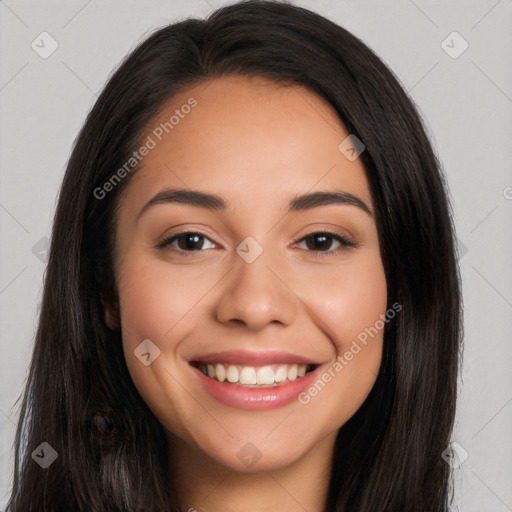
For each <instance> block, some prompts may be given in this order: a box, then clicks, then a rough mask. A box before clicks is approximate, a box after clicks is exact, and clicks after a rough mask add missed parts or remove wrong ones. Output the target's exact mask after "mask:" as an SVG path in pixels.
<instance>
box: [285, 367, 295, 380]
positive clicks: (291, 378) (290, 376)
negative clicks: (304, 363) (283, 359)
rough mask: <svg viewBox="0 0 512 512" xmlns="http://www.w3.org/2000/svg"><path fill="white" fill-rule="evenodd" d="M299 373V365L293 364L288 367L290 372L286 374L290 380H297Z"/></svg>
mask: <svg viewBox="0 0 512 512" xmlns="http://www.w3.org/2000/svg"><path fill="white" fill-rule="evenodd" d="M297 373H298V371H297V365H296V364H292V365H291V366H290V367H288V373H287V374H286V375H287V377H288V380H295V379H296V378H297Z"/></svg>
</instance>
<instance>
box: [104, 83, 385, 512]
mask: <svg viewBox="0 0 512 512" xmlns="http://www.w3.org/2000/svg"><path fill="white" fill-rule="evenodd" d="M191 97H193V98H194V99H195V100H197V105H196V106H195V107H194V108H193V109H191V110H190V112H189V113H188V114H187V115H184V116H183V117H180V120H179V123H177V124H176V125H175V126H174V127H173V129H172V131H170V133H168V134H164V137H163V138H162V140H161V141H157V142H158V144H156V147H154V148H153V149H151V151H149V153H148V154H147V156H145V157H144V159H143V160H142V162H141V164H140V169H138V170H137V172H136V175H135V176H134V177H133V180H132V181H131V183H130V184H129V186H128V187H127V189H126V190H125V193H124V194H123V197H122V198H121V202H120V207H119V212H118V224H117V233H116V235H117V240H116V258H115V261H116V281H117V285H118V291H119V310H118V311H117V310H115V309H114V308H107V310H106V316H107V321H108V322H109V324H110V325H111V326H112V327H113V328H116V327H120V328H121V331H122V337H123V347H124V353H125V357H126V362H127V365H128V369H129V371H130V375H131V376H132V379H133V381H134V383H135V385H136V387H137V389H138V390H139V392H140V394H141V396H142V397H143V398H144V400H145V401H146V402H147V403H148V405H149V407H150V408H151V410H152V411H153V412H154V414H155V416H156V417H157V418H158V420H159V421H160V422H161V424H162V425H163V426H164V428H165V430H166V432H167V434H168V440H169V453H168V456H169V462H170V465H171V469H172V470H171V474H170V485H171V486H172V487H173V488H174V489H175V492H176V493H177V494H178V496H179V502H180V507H181V509H182V510H185V511H186V510H189V508H192V509H195V510H197V511H199V512H201V511H208V512H216V511H220V510H222V511H223V512H227V511H237V512H240V511H258V512H262V511H274V510H286V511H290V512H292V511H295V510H297V511H303V510H307V511H309V512H321V511H322V510H323V509H324V504H325V499H326V495H327V488H328V482H329V474H330V471H331V456H332V450H333V446H334V442H335V439H336V435H337V432H338V430H339V428H340V427H341V426H342V425H343V424H344V423H345V422H346V421H347V420H348V419H349V418H350V417H352V416H353V415H354V413H355V412H356V411H357V410H358V409H359V407H360V406H361V404H362V403H363V402H364V400H365V398H366V397H367V395H368V393H369V392H370V390H371V388H372V386H373V384H374V382H375V379H376V376H377V374H378V371H379V366H380V362H381V356H382V339H383V328H380V329H378V334H376V335H374V336H372V337H371V339H370V338H369V342H368V343H367V344H366V345H365V346H362V349H361V350H360V351H359V352H358V353H357V354H355V355H353V357H350V360H348V361H347V360H346V359H344V361H345V362H346V364H344V365H343V368H342V370H339V371H336V372H335V376H334V377H332V378H331V379H330V380H329V382H328V383H327V384H326V385H325V387H323V388H322V389H321V390H320V391H318V392H317V393H313V394H314V396H309V400H308V401H305V400H303V401H302V402H300V401H299V400H297V399H294V400H292V401H291V402H290V403H287V404H286V405H283V406H280V407H276V408H273V409H265V410H258V411H253V410H244V409H241V408H239V407H235V406H231V405H227V404H225V403H223V402H222V401H219V400H217V399H216V398H214V397H213V396H211V395H210V394H209V393H208V392H206V391H205V389H204V388H203V387H202V386H200V385H199V383H198V381H199V380H200V379H203V377H199V378H198V376H197V370H195V369H193V368H192V367H191V365H190V361H191V358H194V357H197V356H198V355H202V354H204V355H206V354H211V353H212V352H221V351H229V350H233V349H243V350H248V351H272V350H286V351H288V352H290V353H291V354H294V355H297V356H303V357H307V358H310V359H311V360H312V361H314V362H315V363H316V365H317V366H316V370H315V371H316V372H318V374H319V376H321V375H323V374H325V373H326V372H328V370H329V369H331V372H332V371H333V370H332V368H333V365H334V364H335V362H336V361H337V358H338V357H344V354H346V353H347V351H349V350H350V347H351V344H352V342H353V341H354V340H355V339H356V338H357V336H358V335H359V334H360V333H361V332H363V331H364V330H365V329H366V328H369V327H372V326H375V325H376V322H377V321H378V320H379V318H382V316H381V315H384V314H385V312H386V280H385V274H384V269H383V265H382V260H381V255H380V250H379V243H378V237H377V229H376V225H375V221H374V218H373V216H372V215H371V213H370V214H368V213H367V212H366V211H364V209H363V208H361V207H359V206H357V205H353V204H328V205H322V206H316V207H314V208H310V209H306V210H300V211H292V212H287V208H288V203H289V201H290V200H291V199H292V198H293V197H294V196H296V195H302V194H306V193H313V192H318V191H335V190H336V191H343V192H346V193H349V194H352V195H353V196H355V197H357V198H358V199H360V201H362V202H363V203H364V204H366V205H367V207H368V208H369V209H370V211H373V205H372V201H371V196H370V192H369V188H368V183H367V180H366V176H365V173H364V168H363V165H362V163H361V161H360V159H359V158H358V159H355V160H354V161H350V160H349V159H347V158H346V156H345V155H344V154H343V153H342V152H341V151H340V150H339V149H338V146H339V144H340V143H341V142H342V141H343V140H344V139H345V138H346V137H347V136H348V132H347V130H346V128H345V127H344V125H343V124H342V123H341V121H340V120H339V118H338V116H337V115H336V112H335V111H334V110H333V109H332V107H331V106H330V105H329V104H328V103H326V102H325V101H324V100H323V99H321V98H320V97H318V96H317V95H315V94H314V93H312V92H311V91H308V90H307V89H304V88H300V87H295V86H294V87H285V86H280V85H276V84H274V83H272V82H268V81H266V80H263V79H261V78H244V77H234V76H230V77H223V78H220V79H215V80H213V81H209V82H206V83H202V84H200V85H198V86H195V87H193V88H189V89H187V90H186V91H183V92H182V93H180V94H178V95H176V96H174V97H173V98H172V99H171V100H169V102H168V103H167V104H166V105H165V107H164V108H163V109H162V110H161V111H160V112H159V114H158V115H157V116H156V117H155V119H154V120H152V121H151V122H150V123H149V124H148V127H147V131H146V134H145V136H150V135H151V134H152V133H153V130H154V129H155V127H157V126H158V125H159V123H161V122H164V121H167V120H169V117H170V116H171V115H172V113H173V112H174V111H175V109H180V107H181V106H182V105H184V104H186V103H187V101H188V100H189V98H191ZM187 110H188V109H187ZM153 138H154V137H153ZM165 188H173V189H174V188H180V189H194V190H200V191H202V192H208V193H211V194H217V195H221V196H222V197H223V198H224V199H225V201H226V202H227V203H228V204H229V207H228V209H227V210H225V211H220V210H213V209H209V208H205V207H199V206H194V205H190V204H185V203H169V202H167V203H158V204H153V205H152V206H149V207H146V208H145V209H144V211H143V212H142V213H140V212H141V210H142V209H143V207H144V205H146V203H147V202H148V201H149V200H150V199H151V198H152V197H154V196H155V195H156V194H157V193H159V192H160V191H161V190H163V189H165ZM326 231H329V232H333V233H336V234H339V235H340V236H342V237H345V238H348V239H350V240H352V241H353V242H355V244H356V246H355V247H347V246H344V245H342V243H340V242H339V241H337V240H336V239H334V238H327V239H326V240H324V241H323V243H322V244H317V245H315V237H314V236H313V237H312V236H311V235H312V234H315V233H320V234H321V233H325V232H326ZM182 232H186V233H190V232H192V233H198V232H199V233H200V234H201V235H202V237H200V238H199V239H197V240H196V243H195V245H194V246H192V247H197V248H198V249H196V250H193V249H190V245H186V242H184V241H183V240H182V241H181V242H180V240H178V239H174V241H173V242H172V243H171V244H170V245H167V246H164V247H161V248H155V246H156V245H157V244H158V243H159V242H160V241H162V240H163V239H164V238H165V237H166V236H169V235H174V234H177V233H182ZM249 236H250V237H252V238H253V239H254V240H255V241H256V242H257V244H259V246H260V247H261V249H262V252H261V254H260V255H259V256H258V257H257V258H256V259H255V260H254V261H252V262H251V263H248V262H247V261H246V260H245V259H244V258H242V257H241V256H240V255H239V253H237V251H236V249H237V247H239V246H240V244H241V243H242V242H243V241H244V240H245V239H246V238H247V237H249ZM182 238H183V237H182ZM317 241H318V240H317ZM320 242H322V240H320ZM254 247H255V246H254ZM254 247H253V248H252V249H251V250H254ZM317 247H319V248H317ZM146 339H149V340H151V341H152V343H153V344H154V345H155V346H156V347H158V349H159V350H160V354H159V356H158V357H157V358H156V359H155V360H154V361H153V362H152V363H151V364H150V365H147V366H146V365H144V364H142V363H141V361H140V359H139V358H138V357H136V356H135V355H134V350H135V349H136V348H137V347H138V346H139V345H140V344H141V342H142V341H143V340H146ZM203 380H204V379H203ZM232 385H233V384H232ZM306 402H307V403H306ZM248 443H250V444H251V445H253V446H254V447H256V450H257V452H256V453H257V454H259V455H258V456H257V457H256V458H258V460H257V461H256V462H254V463H248V462H247V460H246V459H243V457H242V456H241V455H240V453H242V454H243V453H245V452H244V451H243V450H244V447H246V446H247V444H248ZM245 449H246V448H245ZM241 450H242V452H240V451H241Z"/></svg>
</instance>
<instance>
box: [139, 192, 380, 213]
mask: <svg viewBox="0 0 512 512" xmlns="http://www.w3.org/2000/svg"><path fill="white" fill-rule="evenodd" d="M168 203H182V204H187V205H191V206H197V207H200V208H207V209H209V210H215V211H227V210H228V209H229V208H230V204H229V202H228V201H226V200H225V199H224V198H223V197H222V196H219V195H217V194H211V193H208V192H201V191H199V190H191V189H169V188H168V189H164V190H162V191H160V192H159V193H158V194H156V195H155V196H154V197H152V198H151V199H150V200H149V201H148V202H147V203H146V204H145V205H144V206H143V208H142V209H141V211H140V212H139V213H138V215H137V219H138V218H140V216H141V215H142V214H143V213H144V212H146V211H147V210H148V209H149V208H151V207H153V206H155V205H158V204H168ZM331 204H344V205H351V206H356V207H358V208H360V209H361V210H363V211H364V212H365V213H367V214H368V215H369V216H370V217H373V212H372V210H371V208H370V207H369V206H368V205H367V204H366V203H365V202H364V201H362V200H361V199H359V198H358V197H357V196H355V195H353V194H350V193H349V192H344V191H342V190H326V191H319V192H312V193H309V194H303V195H296V196H293V197H292V198H291V200H290V202H289V203H288V212H287V213H291V212H298V211H303V210H309V209H311V208H316V207H318V206H326V205H331Z"/></svg>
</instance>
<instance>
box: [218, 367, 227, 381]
mask: <svg viewBox="0 0 512 512" xmlns="http://www.w3.org/2000/svg"><path fill="white" fill-rule="evenodd" d="M215 373H216V377H217V380H220V382H224V381H225V380H226V369H225V368H224V365H223V364H220V363H218V364H216V365H215Z"/></svg>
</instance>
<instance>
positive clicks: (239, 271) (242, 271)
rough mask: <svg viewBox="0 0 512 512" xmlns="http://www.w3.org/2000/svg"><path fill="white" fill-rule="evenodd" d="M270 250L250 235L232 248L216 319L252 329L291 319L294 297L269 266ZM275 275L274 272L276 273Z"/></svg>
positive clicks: (293, 309)
mask: <svg viewBox="0 0 512 512" xmlns="http://www.w3.org/2000/svg"><path fill="white" fill-rule="evenodd" d="M272 256H273V253H272V251H271V250H269V249H266V248H264V247H263V246H262V245H260V244H259V243H258V242H257V241H256V240H255V239H254V238H253V237H247V238H246V239H245V240H244V241H242V242H241V243H240V244H239V245H238V247H237V248H236V255H235V259H234V266H233V269H232V271H231V272H230V274H231V275H230V278H229V280H228V281H226V285H225V287H224V289H223V291H222V294H221V296H220V298H219V301H218V305H217V319H218V320H219V321H220V322H223V323H228V322H232V323H243V324H245V325H246V326H247V327H248V328H250V329H253V330H258V329H262V328H263V327H265V325H267V324H270V323H274V322H278V323H281V324H283V325H287V324H290V323H292V322H293V319H294V317H295V312H296V304H295V301H296V298H295V297H294V295H293V293H292V292H291V291H290V290H289V289H288V287H287V286H286V285H285V284H284V283H283V282H282V281H281V279H280V278H279V277H278V275H279V274H278V272H277V271H276V270H275V269H273V268H272V267H273V260H272ZM276 274H277V275H276Z"/></svg>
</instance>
